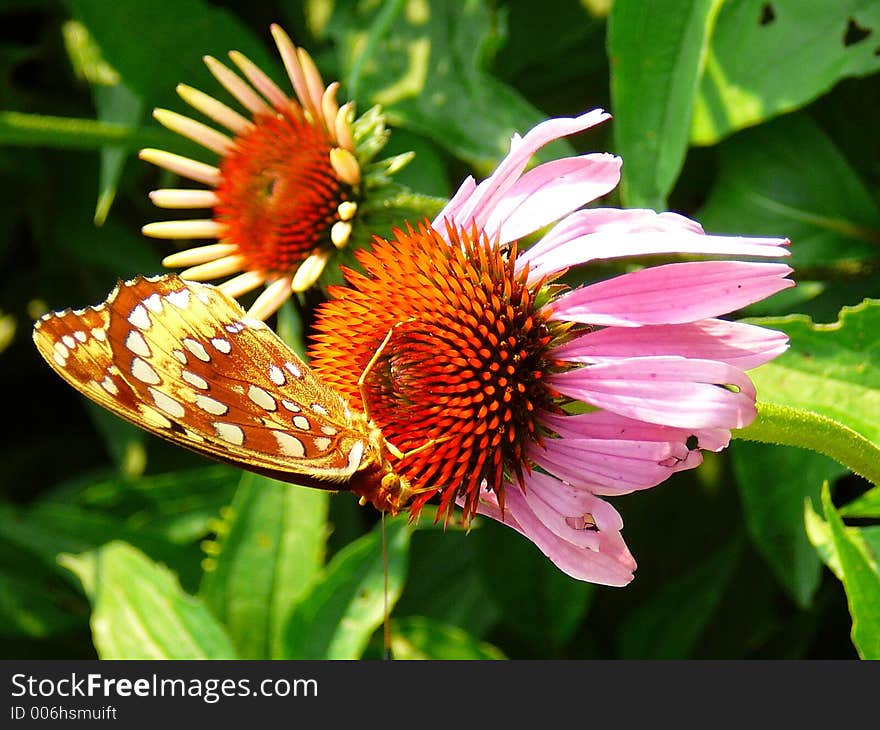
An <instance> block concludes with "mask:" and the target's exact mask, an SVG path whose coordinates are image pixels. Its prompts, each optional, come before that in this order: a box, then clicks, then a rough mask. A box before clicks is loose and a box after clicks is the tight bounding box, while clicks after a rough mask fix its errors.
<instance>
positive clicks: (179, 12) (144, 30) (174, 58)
mask: <svg viewBox="0 0 880 730" xmlns="http://www.w3.org/2000/svg"><path fill="white" fill-rule="evenodd" d="M67 2H68V5H69V6H70V8H71V9H72V11H73V13H74V15H75V16H76V17H77V18H78V19H79V20H80V21H81V22H82V23H83V24H84V25H85V26H86V28H87V29H88V31H89V33H91V35H92V37H93V38H94V39H95V41H96V42H97V43H98V45H99V46H100V48H101V52H102V54H103V56H104V58H105V59H106V60H107V62H108V63H109V64H110V65H111V66H112V67H113V68H114V69H116V71H118V72H119V74H120V75H121V76H122V80H123V83H125V85H126V86H128V87H129V88H130V89H131V90H132V91H134V92H135V93H136V94H137V95H138V96H140V97H141V98H142V99H143V100H144V102H145V103H146V104H147V105H148V106H152V105H153V104H157V103H166V102H167V103H172V102H173V103H175V104H177V105H179V104H180V102H174V101H173V100H174V89H175V87H176V86H177V84H178V83H180V82H184V83H187V84H189V85H191V86H195V87H197V88H200V89H202V90H203V91H205V92H207V93H209V94H211V95H213V94H214V93H215V91H216V90H217V89H218V88H219V85H218V83H217V82H216V81H215V80H214V78H213V77H212V76H211V75H210V73H209V72H208V70H207V69H206V68H205V65H204V63H203V62H202V56H203V55H206V54H210V55H213V56H215V57H216V58H217V59H219V60H221V61H224V59H225V58H226V54H227V52H228V51H231V50H239V51H241V52H242V53H244V54H245V55H246V56H247V57H248V58H250V59H251V61H253V62H254V63H255V64H257V66H259V67H260V68H261V69H262V70H263V71H264V72H266V73H267V74H269V75H270V76H273V77H274V78H275V79H276V80H277V81H281V80H282V79H283V76H282V75H281V74H280V73H278V72H277V68H278V63H277V61H276V60H275V58H274V56H273V55H270V54H269V52H268V51H267V45H266V44H265V43H263V42H261V40H260V39H259V38H258V37H257V36H256V35H255V34H254V33H253V32H252V31H251V30H250V28H248V27H247V26H246V25H244V24H243V23H241V22H240V21H239V20H238V18H236V16H235V15H234V14H233V13H231V12H230V11H228V10H226V9H223V8H218V7H217V6H215V5H213V4H211V3H209V2H206V1H205V0H175V1H174V2H170V3H155V2H151V0H126V2H124V3H108V2H104V0H67ZM264 37H265V38H268V28H266V29H265V36H264ZM226 63H227V65H231V64H229V63H228V61H226ZM287 88H289V85H288V86H287ZM224 94H225V92H224ZM224 100H225V99H224Z"/></svg>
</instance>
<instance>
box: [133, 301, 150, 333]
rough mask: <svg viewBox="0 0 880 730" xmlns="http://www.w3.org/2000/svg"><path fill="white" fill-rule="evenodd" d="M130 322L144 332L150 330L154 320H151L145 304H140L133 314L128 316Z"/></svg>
mask: <svg viewBox="0 0 880 730" xmlns="http://www.w3.org/2000/svg"><path fill="white" fill-rule="evenodd" d="M128 321H129V322H131V324H133V325H134V326H135V327H139V328H140V329H142V330H148V329H150V327H152V326H153V320H151V319H150V315H149V313H148V312H147V308H146V307H145V306H144V305H143V304H138V305H137V306H136V307H135V308H134V309H132V310H131V314H129V315H128Z"/></svg>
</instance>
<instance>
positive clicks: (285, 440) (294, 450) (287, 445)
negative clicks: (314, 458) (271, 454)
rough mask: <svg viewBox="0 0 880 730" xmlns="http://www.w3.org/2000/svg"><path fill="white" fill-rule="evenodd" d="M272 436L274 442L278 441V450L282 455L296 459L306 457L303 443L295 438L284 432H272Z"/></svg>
mask: <svg viewBox="0 0 880 730" xmlns="http://www.w3.org/2000/svg"><path fill="white" fill-rule="evenodd" d="M272 435H273V436H274V437H275V440H276V441H278V448H280V449H281V452H282V453H283V454H286V455H287V456H293V457H294V458H297V459H301V458H302V457H304V456H305V455H306V449H305V446H303V442H302V441H300V440H299V439H298V438H297V437H296V436H291V435H290V434H289V433H285V432H284V431H272Z"/></svg>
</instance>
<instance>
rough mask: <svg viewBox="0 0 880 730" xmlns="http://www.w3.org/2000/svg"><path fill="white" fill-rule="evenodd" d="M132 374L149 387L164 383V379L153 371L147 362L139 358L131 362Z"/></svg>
mask: <svg viewBox="0 0 880 730" xmlns="http://www.w3.org/2000/svg"><path fill="white" fill-rule="evenodd" d="M131 374H132V375H134V377H136V378H137V379H138V380H140V381H141V382H142V383H146V384H147V385H158V384H159V383H161V382H162V379H161V378H160V377H159V375H158V374H157V373H156V371H155V370H153V367H152V366H151V365H150V364H149V363H148V362H147V361H146V360H142V359H141V358H139V357H136V358H135V359H134V360H132V361H131Z"/></svg>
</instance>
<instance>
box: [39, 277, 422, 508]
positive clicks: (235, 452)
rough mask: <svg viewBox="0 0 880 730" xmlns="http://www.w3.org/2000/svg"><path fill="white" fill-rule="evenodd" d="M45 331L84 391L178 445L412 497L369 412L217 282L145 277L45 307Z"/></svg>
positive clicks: (385, 503) (57, 361)
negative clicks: (72, 306) (83, 302)
mask: <svg viewBox="0 0 880 730" xmlns="http://www.w3.org/2000/svg"><path fill="white" fill-rule="evenodd" d="M33 336H34V342H35V343H36V345H37V348H38V350H39V351H40V354H41V355H42V356H43V358H44V359H45V360H46V362H47V363H48V364H49V365H50V366H51V367H52V368H53V369H54V370H55V371H56V372H57V373H58V374H59V375H60V376H61V377H62V378H63V379H64V380H66V381H67V382H68V383H69V384H70V385H72V386H73V387H74V388H76V389H77V390H78V391H79V392H81V393H82V394H83V395H85V396H87V397H89V398H90V399H92V400H93V401H95V402H96V403H98V404H99V405H101V406H103V407H105V408H107V409H108V410H110V411H111V412H113V413H114V414H116V415H117V416H119V417H121V418H123V419H125V420H127V421H129V422H131V423H133V424H135V425H136V426H139V427H140V428H143V429H145V430H147V431H149V432H150V433H153V434H155V435H157V436H160V437H161V438H164V439H167V440H168V441H171V442H173V443H175V444H178V445H180V446H184V447H186V448H188V449H191V450H192V451H195V452H197V453H200V454H203V455H205V456H209V457H212V458H214V459H217V460H220V461H224V462H227V463H230V464H233V465H235V466H239V467H241V468H243V469H248V470H250V471H254V472H257V473H260V474H265V475H267V476H270V477H273V478H275V479H280V480H283V481H288V482H293V483H296V484H301V485H304V486H310V487H315V488H319V489H331V490H349V491H352V492H354V493H355V494H357V495H358V496H360V497H362V498H363V499H366V500H367V501H370V502H372V503H373V504H374V505H375V506H376V508H377V509H380V510H383V511H387V512H390V513H391V514H396V513H397V512H399V511H400V510H401V509H403V508H404V507H405V506H406V505H407V504H408V502H409V501H410V499H411V497H412V490H411V489H410V487H409V484H408V483H407V482H406V480H404V479H402V478H401V477H400V476H399V475H398V474H397V473H396V472H395V470H394V467H393V464H392V463H391V456H392V454H393V451H392V449H391V448H390V447H389V445H388V443H387V442H386V441H385V438H384V437H383V435H382V432H381V430H380V429H379V428H378V427H377V426H376V425H375V424H374V423H373V422H372V421H371V420H370V419H369V418H368V417H367V415H366V414H365V413H364V412H362V411H359V410H356V409H352V408H351V407H350V406H349V404H348V402H347V401H346V400H345V399H344V398H343V397H342V395H340V394H339V393H338V392H336V391H335V390H333V389H332V388H330V387H328V386H327V385H326V384H324V383H322V382H321V381H320V379H319V378H318V377H317V376H316V375H315V374H314V373H313V372H312V371H311V370H310V369H309V367H308V365H306V363H304V362H303V361H302V360H301V359H300V358H299V357H298V356H297V355H296V354H295V353H294V352H293V350H291V348H290V347H289V346H288V345H286V344H285V343H284V342H283V341H282V340H281V339H280V338H279V337H278V336H277V335H276V334H275V333H274V332H272V330H270V329H269V328H268V327H267V326H266V325H265V324H264V323H263V322H261V321H259V320H252V319H248V317H247V316H246V314H245V312H244V310H243V309H242V308H241V307H240V306H239V305H238V303H237V302H235V301H234V300H233V299H231V298H230V297H228V296H226V295H225V294H223V293H222V292H221V291H220V290H219V289H217V288H215V287H213V286H210V285H207V284H198V283H195V282H189V281H184V280H182V279H180V278H179V277H178V276H176V275H173V274H172V275H163V276H156V277H137V278H135V279H132V280H130V281H127V282H119V283H118V284H117V286H116V288H115V289H114V290H113V291H112V292H111V293H110V294H109V296H108V297H107V299H106V301H105V302H103V303H101V304H98V305H96V306H94V307H86V308H84V309H80V310H65V311H62V312H56V313H50V314H47V315H45V316H44V317H42V318H41V319H40V320H39V321H38V322H37V323H36V325H35V327H34V335H33Z"/></svg>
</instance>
